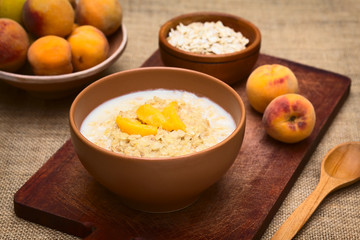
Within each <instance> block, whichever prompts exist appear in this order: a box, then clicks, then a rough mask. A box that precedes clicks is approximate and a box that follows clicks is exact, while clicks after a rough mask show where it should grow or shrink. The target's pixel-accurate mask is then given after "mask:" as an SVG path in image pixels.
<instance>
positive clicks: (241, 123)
mask: <svg viewBox="0 0 360 240" xmlns="http://www.w3.org/2000/svg"><path fill="white" fill-rule="evenodd" d="M158 70H160V71H162V70H167V71H183V72H190V73H192V74H194V73H195V74H197V75H203V76H205V77H207V78H208V79H210V80H211V81H214V82H217V83H218V84H220V85H221V86H222V87H224V88H226V89H227V90H228V91H229V92H230V93H231V94H232V95H233V96H234V97H235V98H236V99H237V102H238V103H239V105H240V111H241V118H240V121H239V124H237V126H236V128H235V129H234V131H233V132H232V133H231V134H230V135H229V136H227V137H226V138H225V139H224V140H222V141H221V142H219V143H217V144H215V145H213V146H211V147H208V148H206V149H203V150H201V151H198V152H193V153H189V154H185V155H180V156H174V157H135V156H129V155H126V154H122V153H116V152H112V151H110V150H107V149H105V148H103V147H100V146H98V145H96V144H95V143H93V142H91V141H90V140H88V139H87V138H86V137H85V136H84V135H83V134H82V133H81V132H80V128H77V127H76V124H75V120H74V115H75V106H76V104H77V102H78V101H79V99H80V98H81V97H82V96H83V95H85V94H86V93H87V92H88V91H89V89H92V88H95V87H96V86H97V85H99V84H101V83H102V82H104V81H108V79H109V78H112V77H114V76H117V75H123V74H131V73H132V72H135V71H150V72H151V71H158ZM108 100H110V99H108ZM69 125H70V128H71V130H72V132H73V133H74V134H75V135H76V137H77V138H78V139H79V140H80V141H81V142H82V143H83V144H85V145H88V146H90V147H92V148H95V149H96V150H97V151H100V152H101V153H103V154H105V155H110V156H111V157H114V158H119V157H121V159H123V160H126V161H138V162H150V161H168V160H172V161H184V160H185V159H187V158H189V157H192V156H194V155H198V154H200V155H202V154H205V153H207V152H211V151H213V150H214V149H216V148H218V147H220V146H222V145H224V144H225V143H227V142H228V141H230V139H232V138H234V137H235V135H237V134H238V133H239V132H240V131H241V129H242V128H245V126H246V109H245V105H244V102H243V100H242V98H241V97H240V95H239V94H238V93H237V92H236V91H235V90H234V89H233V88H232V87H230V86H229V85H228V84H226V83H224V82H223V81H221V80H219V79H217V78H216V77H213V76H211V75H208V74H205V73H202V72H198V71H194V70H190V69H184V68H177V67H163V66H159V67H140V68H134V69H130V70H124V71H122V72H117V73H113V74H110V75H108V76H105V77H103V78H101V79H99V80H98V81H96V82H93V83H91V84H90V85H88V86H87V87H86V88H84V89H83V90H82V91H81V92H80V93H79V94H78V95H77V96H76V97H75V99H74V100H73V102H72V104H71V107H70V110H69Z"/></svg>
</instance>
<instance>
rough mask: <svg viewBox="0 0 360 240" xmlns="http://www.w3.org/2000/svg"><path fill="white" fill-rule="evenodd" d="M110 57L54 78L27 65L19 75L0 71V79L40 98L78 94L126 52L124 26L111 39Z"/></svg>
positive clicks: (109, 39)
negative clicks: (41, 74)
mask: <svg viewBox="0 0 360 240" xmlns="http://www.w3.org/2000/svg"><path fill="white" fill-rule="evenodd" d="M108 41H109V45H110V54H109V57H108V58H107V59H106V60H104V61H103V62H101V63H100V64H98V65H96V66H94V67H92V68H89V69H86V70H83V71H78V72H73V73H69V74H62V75H53V76H37V75H33V73H32V71H31V68H30V66H29V64H28V63H27V64H26V65H25V66H24V67H23V68H22V69H20V70H19V71H18V72H17V73H10V72H5V71H0V79H1V80H3V81H4V82H6V83H8V84H10V85H12V86H15V87H17V88H20V89H23V90H26V91H28V92H30V93H31V94H32V95H36V96H38V97H40V98H61V97H64V96H67V95H69V94H72V93H74V92H78V91H79V90H81V88H82V87H84V86H85V85H86V84H87V83H89V82H91V81H94V80H96V79H98V78H99V76H101V73H102V72H104V71H105V70H106V69H107V68H108V67H110V66H111V65H112V64H113V63H114V62H115V61H116V60H117V59H118V58H119V57H120V56H121V54H122V53H123V52H124V50H125V47H126V44H127V30H126V27H125V26H124V24H123V25H122V26H121V27H120V28H119V29H118V30H117V31H116V32H115V33H114V34H112V35H111V36H110V37H108Z"/></svg>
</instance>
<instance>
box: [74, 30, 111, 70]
mask: <svg viewBox="0 0 360 240" xmlns="http://www.w3.org/2000/svg"><path fill="white" fill-rule="evenodd" d="M68 41H69V43H70V46H71V53H72V64H73V66H74V69H75V71H81V70H85V69H88V68H91V67H93V66H95V65H97V64H99V63H101V62H102V61H104V60H105V59H106V58H107V56H108V54H109V42H108V40H107V38H106V37H105V35H104V34H103V33H102V32H101V31H100V30H99V29H97V28H96V27H93V26H90V25H83V26H79V27H76V28H75V29H74V31H73V32H72V33H71V35H70V36H69V37H68Z"/></svg>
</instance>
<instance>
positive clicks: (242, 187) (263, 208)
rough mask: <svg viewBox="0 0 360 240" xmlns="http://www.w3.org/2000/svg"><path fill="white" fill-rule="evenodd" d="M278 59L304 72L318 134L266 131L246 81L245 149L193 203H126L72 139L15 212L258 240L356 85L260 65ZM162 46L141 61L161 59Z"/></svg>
mask: <svg viewBox="0 0 360 240" xmlns="http://www.w3.org/2000/svg"><path fill="white" fill-rule="evenodd" d="M273 63H278V64H282V65H285V66H288V67H289V68H291V69H292V70H293V71H294V73H295V75H296V76H297V77H298V80H299V85H300V93H301V94H302V95H304V96H305V97H307V98H308V99H309V100H310V101H311V102H312V103H313V105H314V108H315V111H316V116H317V122H316V126H315V129H314V132H313V134H312V135H311V136H310V137H309V138H308V139H306V140H304V141H302V142H300V143H296V144H284V143H280V142H277V141H275V140H273V139H271V138H270V137H268V136H267V135H266V134H265V132H264V129H263V127H262V124H261V117H262V116H261V115H260V114H258V113H256V112H255V111H254V110H253V109H251V107H250V106H249V104H248V102H247V98H246V94H245V91H244V87H245V81H243V82H240V83H237V84H235V85H233V88H234V89H235V90H236V91H237V92H238V93H239V94H240V96H241V97H242V99H243V100H244V103H245V105H246V111H247V112H246V114H247V121H246V131H245V138H244V143H243V145H242V147H241V150H240V153H239V155H238V157H237V159H236V161H235V163H234V165H233V166H232V167H231V168H230V170H229V171H228V172H227V174H226V175H225V176H224V177H223V178H222V179H221V180H220V181H219V182H217V183H216V184H215V185H213V186H212V187H211V188H210V189H208V190H207V191H205V192H204V193H203V194H202V196H201V198H200V199H199V200H198V201H197V202H196V203H195V204H193V205H192V206H190V207H188V208H186V209H184V210H181V211H178V212H173V213H162V214H150V213H144V212H139V211H136V210H132V209H129V208H127V207H125V206H123V205H122V204H121V203H120V201H119V200H118V199H117V197H116V196H115V195H114V194H112V193H111V192H109V191H107V190H106V189H105V188H103V187H102V186H101V185H99V184H98V183H97V182H95V181H94V179H93V178H92V177H91V176H90V175H89V174H88V173H87V172H86V170H85V169H84V168H83V167H82V165H81V163H80V161H79V160H78V158H77V156H76V154H75V153H74V149H73V146H72V143H71V140H68V141H67V142H66V143H65V144H64V145H63V146H62V147H61V148H60V149H59V150H58V151H57V152H56V153H55V154H54V155H53V156H52V157H51V158H50V159H49V160H48V161H47V162H46V163H45V164H44V165H43V166H42V167H41V168H40V169H39V170H38V172H36V173H35V174H34V175H33V176H32V177H31V178H30V179H29V180H28V181H27V182H26V183H25V184H24V185H23V186H22V187H21V188H20V189H19V190H18V192H17V193H16V194H15V196H14V208H15V213H16V215H17V216H19V217H21V218H24V219H26V220H29V221H32V222H35V223H38V224H41V225H44V226H48V227H50V228H54V229H57V230H59V231H62V232H65V233H69V234H73V235H75V236H79V237H82V238H86V239H156V240H161V239H188V240H190V239H194V240H195V239H196V240H201V239H258V238H260V237H261V235H262V234H263V232H264V231H265V229H266V228H267V226H268V224H269V223H270V221H271V219H272V218H273V216H274V214H275V213H276V211H277V210H278V208H279V207H280V205H281V203H282V202H283V200H284V198H285V196H286V195H287V193H288V192H289V190H290V188H291V187H292V186H293V184H294V182H295V180H296V178H297V177H298V176H299V174H300V172H301V171H302V169H303V167H304V165H305V164H306V163H307V161H308V159H309V157H310V155H311V154H312V153H313V151H314V150H315V148H316V146H317V144H318V142H319V141H320V139H321V138H322V136H323V135H324V133H325V131H326V130H327V129H328V127H329V125H330V124H331V121H332V120H333V118H334V117H335V115H336V114H337V112H338V110H339V108H340V107H341V106H342V104H343V103H344V101H345V99H346V97H347V96H348V94H349V91H350V84H351V80H350V79H349V78H348V77H346V76H342V75H339V74H336V73H332V72H328V71H324V70H320V69H316V68H313V67H310V66H305V65H302V64H298V63H295V62H291V61H288V60H284V59H279V58H276V57H272V56H268V55H264V54H260V57H259V60H258V62H257V65H262V64H273ZM162 65H163V63H162V61H161V58H160V55H159V52H158V51H156V52H155V53H154V54H153V55H152V56H151V57H150V58H149V59H148V60H147V61H146V62H145V63H144V64H143V66H142V67H147V66H162Z"/></svg>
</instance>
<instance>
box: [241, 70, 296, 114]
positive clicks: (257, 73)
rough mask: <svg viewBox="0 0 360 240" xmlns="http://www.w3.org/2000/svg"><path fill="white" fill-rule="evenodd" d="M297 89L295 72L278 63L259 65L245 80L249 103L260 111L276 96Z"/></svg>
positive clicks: (294, 91) (293, 91)
mask: <svg viewBox="0 0 360 240" xmlns="http://www.w3.org/2000/svg"><path fill="white" fill-rule="evenodd" d="M298 91H299V87H298V80H297V78H296V76H295V74H294V73H293V72H292V71H291V69H289V68H288V67H286V66H283V65H279V64H272V65H271V64H266V65H262V66H259V67H258V68H256V69H255V70H254V71H253V72H252V73H251V74H250V76H249V78H248V80H247V82H246V94H247V97H248V100H249V103H250V105H251V106H252V107H253V108H254V109H255V110H256V111H258V112H260V113H263V112H264V110H265V108H266V106H267V105H268V104H269V103H270V102H271V101H272V100H273V99H274V98H276V97H277V96H280V95H282V94H286V93H297V92H298Z"/></svg>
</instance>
